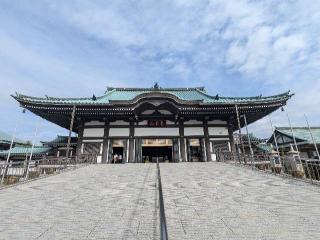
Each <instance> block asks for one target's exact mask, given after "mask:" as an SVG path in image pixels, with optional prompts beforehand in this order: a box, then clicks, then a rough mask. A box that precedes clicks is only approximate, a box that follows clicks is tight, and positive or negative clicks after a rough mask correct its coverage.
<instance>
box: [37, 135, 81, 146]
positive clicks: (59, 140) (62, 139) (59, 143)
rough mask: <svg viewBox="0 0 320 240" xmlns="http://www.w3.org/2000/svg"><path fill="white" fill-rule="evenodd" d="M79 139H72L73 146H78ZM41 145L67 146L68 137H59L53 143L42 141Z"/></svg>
mask: <svg viewBox="0 0 320 240" xmlns="http://www.w3.org/2000/svg"><path fill="white" fill-rule="evenodd" d="M77 139H78V138H77V137H71V143H70V144H71V146H72V145H76V144H77ZM41 143H42V144H43V145H44V146H66V145H67V143H68V136H60V135H57V137H56V138H55V139H53V140H51V141H41Z"/></svg>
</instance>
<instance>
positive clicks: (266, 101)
mask: <svg viewBox="0 0 320 240" xmlns="http://www.w3.org/2000/svg"><path fill="white" fill-rule="evenodd" d="M291 96H292V94H290V93H289V92H285V93H283V94H279V95H274V96H267V97H264V96H261V95H260V96H256V97H222V96H219V95H210V94H208V93H207V92H206V91H205V89H204V88H203V87H195V88H161V87H159V85H158V84H155V86H154V87H152V88H112V87H108V88H107V90H106V92H105V93H104V94H103V95H102V96H97V97H96V96H95V95H93V96H92V97H90V98H57V97H49V96H46V97H30V96H26V95H22V94H18V93H17V94H16V95H14V96H13V97H14V98H15V99H16V100H17V101H18V102H19V103H20V105H21V107H23V108H26V109H28V110H30V111H31V112H33V113H34V114H36V115H38V116H40V117H42V118H44V119H47V120H48V121H50V122H52V123H55V124H57V125H59V126H61V127H63V128H66V129H68V130H69V129H71V130H72V131H73V132H75V133H77V134H78V138H77V147H76V154H77V155H81V154H95V155H97V159H98V162H102V163H112V162H122V163H126V162H155V161H160V162H161V161H167V162H180V161H182V162H183V161H212V160H215V152H216V151H217V149H218V148H219V149H221V148H223V149H224V150H227V151H235V144H234V141H233V132H234V131H235V130H237V129H239V127H243V126H244V124H245V123H244V119H243V116H244V115H245V118H246V121H247V123H248V124H250V123H253V122H255V121H256V120H258V119H261V118H263V117H264V116H266V115H268V114H270V113H271V112H273V111H275V110H277V109H278V108H280V107H282V106H284V105H285V104H286V103H287V101H288V99H289V98H290V97H291Z"/></svg>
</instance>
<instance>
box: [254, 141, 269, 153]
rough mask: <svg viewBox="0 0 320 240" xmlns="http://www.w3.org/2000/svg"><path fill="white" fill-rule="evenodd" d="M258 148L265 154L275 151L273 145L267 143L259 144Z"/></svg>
mask: <svg viewBox="0 0 320 240" xmlns="http://www.w3.org/2000/svg"><path fill="white" fill-rule="evenodd" d="M256 147H257V149H258V150H260V151H261V152H265V153H271V152H272V150H273V149H272V147H271V145H270V144H267V143H259V144H258V145H257V146H256Z"/></svg>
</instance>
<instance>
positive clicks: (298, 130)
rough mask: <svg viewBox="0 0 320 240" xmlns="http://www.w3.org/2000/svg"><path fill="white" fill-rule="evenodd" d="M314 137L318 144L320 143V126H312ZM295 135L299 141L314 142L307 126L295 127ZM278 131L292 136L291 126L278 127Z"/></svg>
mask: <svg viewBox="0 0 320 240" xmlns="http://www.w3.org/2000/svg"><path fill="white" fill-rule="evenodd" d="M310 129H311V132H312V135H313V138H314V140H315V142H316V143H317V144H320V127H311V128H310ZM292 130H293V135H294V137H295V138H296V140H297V141H301V142H305V143H308V144H313V141H312V137H311V135H310V132H309V129H308V128H307V127H293V128H292ZM275 131H276V132H278V133H280V134H283V135H285V136H287V137H289V138H292V134H291V129H290V127H276V129H275Z"/></svg>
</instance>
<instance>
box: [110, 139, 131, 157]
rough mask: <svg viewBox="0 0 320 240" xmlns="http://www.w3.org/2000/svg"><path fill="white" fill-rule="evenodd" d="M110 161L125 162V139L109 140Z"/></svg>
mask: <svg viewBox="0 0 320 240" xmlns="http://www.w3.org/2000/svg"><path fill="white" fill-rule="evenodd" d="M110 143H111V147H110V152H109V154H110V158H109V159H110V162H111V163H125V162H127V140H125V139H112V140H111V141H110Z"/></svg>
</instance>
